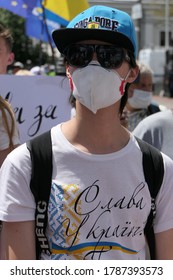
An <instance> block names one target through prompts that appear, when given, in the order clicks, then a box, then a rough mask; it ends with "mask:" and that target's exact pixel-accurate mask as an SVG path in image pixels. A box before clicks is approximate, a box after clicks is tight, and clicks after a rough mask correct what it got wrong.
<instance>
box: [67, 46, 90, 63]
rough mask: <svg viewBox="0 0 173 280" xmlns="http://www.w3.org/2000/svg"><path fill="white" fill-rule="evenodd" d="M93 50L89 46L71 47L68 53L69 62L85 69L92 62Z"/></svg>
mask: <svg viewBox="0 0 173 280" xmlns="http://www.w3.org/2000/svg"><path fill="white" fill-rule="evenodd" d="M92 56H93V48H92V47H91V46H89V45H88V46H87V45H73V46H69V47H68V49H67V51H66V57H67V61H68V62H69V64H70V65H72V66H79V67H85V66H86V65H88V63H89V62H90V61H91V59H92Z"/></svg>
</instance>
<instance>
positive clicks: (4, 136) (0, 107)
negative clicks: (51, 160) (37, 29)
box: [0, 24, 20, 259]
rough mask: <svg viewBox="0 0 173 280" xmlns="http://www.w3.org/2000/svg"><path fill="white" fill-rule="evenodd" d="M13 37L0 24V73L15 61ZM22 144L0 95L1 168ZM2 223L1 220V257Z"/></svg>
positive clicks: (13, 121) (9, 111) (3, 72)
mask: <svg viewBox="0 0 173 280" xmlns="http://www.w3.org/2000/svg"><path fill="white" fill-rule="evenodd" d="M12 48H13V37H12V35H11V32H10V30H9V29H8V28H6V27H5V26H3V25H2V24H0V75H5V74H7V68H8V66H9V65H11V64H12V63H13V61H14V53H13V52H12ZM19 144H20V139H19V133H18V127H17V123H16V119H15V115H14V112H13V109H12V107H11V105H10V104H9V102H8V101H7V100H5V99H4V98H3V97H2V96H0V168H1V165H2V163H3V161H4V160H5V158H6V156H7V155H8V154H9V153H10V152H11V151H12V150H13V149H14V148H16V147H17V146H19ZM1 229H2V223H1V221H0V259H1V258H2V255H1V251H2V242H1Z"/></svg>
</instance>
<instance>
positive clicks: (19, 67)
mask: <svg viewBox="0 0 173 280" xmlns="http://www.w3.org/2000/svg"><path fill="white" fill-rule="evenodd" d="M11 68H12V74H13V75H16V74H17V73H18V72H19V71H21V70H23V69H24V65H23V63H22V62H20V61H16V62H15V63H14V64H13V65H12V67H11Z"/></svg>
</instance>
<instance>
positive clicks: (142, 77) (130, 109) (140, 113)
mask: <svg viewBox="0 0 173 280" xmlns="http://www.w3.org/2000/svg"><path fill="white" fill-rule="evenodd" d="M138 65H139V70H140V72H139V76H138V77H137V79H136V80H135V81H134V82H133V83H132V84H131V85H130V86H129V88H128V101H127V104H126V108H125V112H124V114H123V115H122V118H123V116H125V117H126V119H125V121H126V123H125V126H126V127H127V128H128V129H129V130H130V131H133V130H134V129H135V127H136V126H137V125H138V123H139V122H140V121H141V120H143V119H144V118H146V117H147V116H149V115H151V114H154V113H157V112H159V111H160V108H159V106H158V105H157V104H156V103H155V102H153V101H152V94H153V72H152V70H151V68H149V67H148V66H147V65H145V64H144V63H138ZM122 121H123V120H122ZM122 124H123V122H122Z"/></svg>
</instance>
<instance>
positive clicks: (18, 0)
mask: <svg viewBox="0 0 173 280" xmlns="http://www.w3.org/2000/svg"><path fill="white" fill-rule="evenodd" d="M36 4H37V0H0V8H3V9H5V10H8V11H10V12H12V13H14V14H16V15H18V16H21V17H24V18H26V17H27V16H28V13H30V12H32V9H33V8H34V7H35V6H36Z"/></svg>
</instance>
